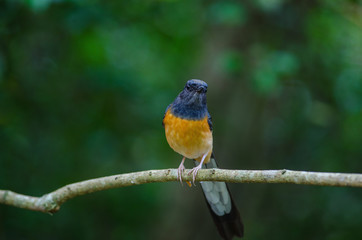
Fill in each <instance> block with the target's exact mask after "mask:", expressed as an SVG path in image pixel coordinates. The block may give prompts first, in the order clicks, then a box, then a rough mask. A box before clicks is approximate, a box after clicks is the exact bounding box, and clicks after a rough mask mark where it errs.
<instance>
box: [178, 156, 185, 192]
mask: <svg viewBox="0 0 362 240" xmlns="http://www.w3.org/2000/svg"><path fill="white" fill-rule="evenodd" d="M185 158H186V157H184V158H183V159H182V161H181V163H180V166H179V167H178V169H177V179H178V180H180V183H181V185H182V172H183V171H184V170H185V166H184V162H185Z"/></svg>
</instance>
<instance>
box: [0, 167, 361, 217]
mask: <svg viewBox="0 0 362 240" xmlns="http://www.w3.org/2000/svg"><path fill="white" fill-rule="evenodd" d="M187 172H188V171H187V170H186V172H184V173H183V176H182V178H183V179H184V180H187V181H191V180H192V176H190V175H187ZM196 180H197V181H225V182H232V183H293V184H304V185H319V186H340V187H362V174H356V173H350V174H348V173H322V172H305V171H291V170H225V169H201V170H200V171H199V172H198V174H197V177H196ZM171 181H177V170H176V169H165V170H149V171H142V172H134V173H126V174H119V175H113V176H108V177H101V178H95V179H90V180H86V181H82V182H77V183H72V184H69V185H66V186H64V187H61V188H59V189H57V190H55V191H53V192H51V193H48V194H45V195H43V196H42V197H32V196H26V195H22V194H19V193H15V192H12V191H9V190H0V203H2V204H7V205H11V206H15V207H19V208H25V209H29V210H33V211H40V212H45V213H54V212H56V211H58V210H59V208H60V206H61V205H62V204H63V203H65V202H66V201H67V200H69V199H72V198H74V197H77V196H81V195H84V194H88V193H92V192H97V191H102V190H106V189H111V188H119V187H127V186H132V185H139V184H145V183H154V182H171Z"/></svg>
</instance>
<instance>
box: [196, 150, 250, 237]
mask: <svg viewBox="0 0 362 240" xmlns="http://www.w3.org/2000/svg"><path fill="white" fill-rule="evenodd" d="M195 164H196V165H197V164H199V162H196V161H195ZM202 168H206V169H208V168H217V164H216V161H215V158H214V154H212V155H211V158H210V162H209V163H207V164H205V165H204V166H203V167H202ZM200 183H201V186H202V190H203V192H204V196H205V199H206V202H207V205H208V207H209V210H210V213H211V215H212V218H213V219H214V222H215V225H216V227H217V229H218V231H219V233H220V235H221V236H222V238H223V239H226V240H229V239H232V238H233V236H237V237H243V235H244V226H243V223H242V221H241V219H240V214H239V211H238V209H237V208H236V206H235V204H234V201H233V199H232V198H231V195H230V191H229V188H228V186H227V184H226V183H225V182H200Z"/></svg>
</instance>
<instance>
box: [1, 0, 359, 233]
mask: <svg viewBox="0 0 362 240" xmlns="http://www.w3.org/2000/svg"><path fill="white" fill-rule="evenodd" d="M191 78H199V79H203V80H205V81H206V82H207V83H208V84H209V91H208V106H209V110H210V112H211V114H212V116H213V122H214V145H215V147H214V148H215V153H216V157H217V159H218V160H219V162H220V166H221V167H222V168H230V169H284V168H286V169H294V170H307V171H331V172H362V1H361V0H357V1H341V0H338V1H337V0H336V1H331V0H320V1H306V0H305V1H287V0H257V1H255V0H247V1H171V0H170V1H119V0H113V1H110V0H109V1H98V0H89V1H81V0H68V1H66V0H27V1H21V0H2V1H0V189H10V190H13V191H15V192H19V193H23V194H29V195H34V196H41V195H43V194H45V193H47V192H50V191H52V190H55V189H57V188H58V187H61V186H63V185H66V184H68V183H72V182H76V181H82V180H86V179H90V178H95V177H101V176H107V175H112V174H118V173H127V172H133V171H139V170H147V169H162V168H176V167H178V165H179V163H180V160H181V156H180V155H178V154H176V153H174V152H173V151H172V150H171V149H170V148H169V146H168V144H167V142H166V140H165V137H164V130H163V128H162V126H161V120H162V117H163V113H164V109H165V107H166V106H167V105H168V104H169V103H170V102H171V101H173V99H174V98H175V97H176V95H177V94H178V93H179V91H181V89H182V88H183V87H184V84H185V82H186V81H187V80H188V79H191ZM188 166H189V167H191V166H192V164H191V162H190V161H189V163H188ZM230 187H231V190H232V192H233V195H234V198H235V201H236V203H237V205H238V206H239V209H240V212H241V215H242V217H243V220H244V224H245V236H246V237H245V239H303V240H304V239H333V240H337V239H362V227H361V226H362V191H361V189H352V188H336V187H335V188H332V187H312V186H297V185H282V184H231V185H230ZM0 239H6V240H7V239H37V240H38V239H39V240H41V239H56V240H57V239H90V240H92V239H218V235H217V233H216V229H215V227H214V225H213V222H212V219H211V217H210V216H209V213H208V210H207V207H206V204H205V203H204V199H203V196H202V194H201V191H200V187H199V186H198V187H197V188H188V187H186V186H184V187H182V186H180V184H179V183H176V182H175V183H159V184H148V185H142V186H134V187H128V188H122V189H114V190H108V191H102V192H98V193H95V194H90V195H87V196H82V197H78V198H76V199H72V200H70V201H68V202H67V203H65V204H64V205H63V206H62V208H61V210H60V211H59V212H58V213H56V214H54V215H53V216H50V215H47V214H43V213H38V212H31V211H27V210H22V209H17V208H13V207H10V206H5V205H0Z"/></svg>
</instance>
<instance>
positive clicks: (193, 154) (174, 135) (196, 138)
mask: <svg viewBox="0 0 362 240" xmlns="http://www.w3.org/2000/svg"><path fill="white" fill-rule="evenodd" d="M163 124H164V126H165V133H166V139H167V142H168V144H169V145H170V147H171V148H172V149H173V150H174V151H176V152H178V153H179V154H181V155H183V156H185V157H187V158H190V159H196V160H198V161H200V159H201V157H202V156H203V155H204V154H206V153H207V154H208V156H207V157H206V159H205V163H208V162H209V161H210V156H211V153H212V140H213V139H212V132H211V130H210V127H209V124H208V117H207V116H205V118H203V119H201V120H189V119H182V118H179V117H177V116H174V115H173V114H172V113H171V112H170V109H169V110H167V112H166V114H165V118H164V120H163Z"/></svg>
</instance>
